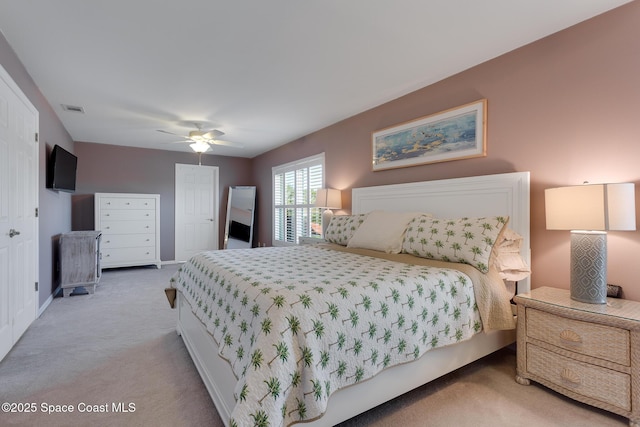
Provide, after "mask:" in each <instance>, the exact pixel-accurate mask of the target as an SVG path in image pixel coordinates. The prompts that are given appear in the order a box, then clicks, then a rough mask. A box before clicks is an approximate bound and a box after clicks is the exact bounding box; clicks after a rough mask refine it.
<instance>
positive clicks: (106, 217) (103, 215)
mask: <svg viewBox="0 0 640 427" xmlns="http://www.w3.org/2000/svg"><path fill="white" fill-rule="evenodd" d="M155 217H156V211H154V210H149V209H131V210H122V209H121V210H118V209H105V210H103V211H101V212H100V220H101V221H102V222H103V223H104V221H123V220H124V221H135V220H149V219H155Z"/></svg>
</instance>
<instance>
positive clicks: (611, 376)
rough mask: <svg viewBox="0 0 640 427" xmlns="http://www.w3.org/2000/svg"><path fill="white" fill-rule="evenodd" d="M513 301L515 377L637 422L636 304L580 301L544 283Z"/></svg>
mask: <svg viewBox="0 0 640 427" xmlns="http://www.w3.org/2000/svg"><path fill="white" fill-rule="evenodd" d="M514 300H515V302H516V303H517V304H518V344H517V353H518V366H517V375H516V381H518V383H520V384H523V385H528V384H529V380H533V381H536V382H538V383H540V384H542V385H544V386H547V387H549V388H551V389H553V390H555V391H557V392H559V393H562V394H564V395H565V396H568V397H571V398H572V399H575V400H579V401H580V402H584V403H586V404H589V405H593V406H596V407H598V408H602V409H605V410H608V411H611V412H614V413H616V414H620V415H623V416H625V417H627V418H629V425H630V426H635V427H640V389H639V387H640V381H639V378H640V376H639V375H640V374H639V371H640V303H638V302H634V301H628V300H621V299H613V298H609V299H608V300H607V304H586V303H581V302H578V301H574V300H572V299H571V298H570V297H569V291H567V290H564V289H556V288H548V287H544V288H537V289H534V290H532V291H531V292H530V293H529V294H521V295H518V296H516V297H515V298H514Z"/></svg>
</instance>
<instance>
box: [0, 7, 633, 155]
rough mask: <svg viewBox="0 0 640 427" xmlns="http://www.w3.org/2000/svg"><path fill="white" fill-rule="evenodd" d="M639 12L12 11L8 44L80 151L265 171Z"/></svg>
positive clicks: (4, 12) (5, 20)
mask: <svg viewBox="0 0 640 427" xmlns="http://www.w3.org/2000/svg"><path fill="white" fill-rule="evenodd" d="M628 1H629V0H562V1H558V0H520V1H514V0H486V1H477V0H393V1H390V0H307V1H300V0H269V1H264V0H235V1H223V0H180V1H175V2H158V1H157V0H110V1H109V0H103V1H86V0H56V1H51V0H20V1H16V0H0V30H1V31H2V33H3V34H4V36H5V37H6V39H7V40H8V42H9V44H10V45H11V47H12V48H13V49H14V51H15V52H16V54H17V55H18V57H19V58H20V60H21V61H22V63H23V64H24V66H25V67H26V69H27V71H28V72H29V74H30V75H31V77H32V78H33V80H34V81H35V83H36V84H37V85H38V87H39V88H40V90H41V91H42V93H43V95H44V96H45V98H46V99H47V100H48V101H49V103H50V104H51V106H52V108H53V109H54V111H55V112H56V114H57V115H58V117H59V118H60V120H61V121H62V123H63V125H64V126H65V128H66V129H67V131H68V132H69V134H70V135H71V137H72V138H73V140H74V141H84V142H94V143H106V144H116V145H126V146H135V147H145V148H156V149H163V150H175V151H191V149H190V148H189V146H188V144H187V143H184V142H182V143H175V141H179V140H180V138H177V137H174V136H172V135H168V134H166V133H160V132H157V130H158V129H161V130H166V131H169V132H174V133H177V134H181V135H182V134H187V133H188V132H189V131H190V130H195V127H194V126H193V125H192V123H199V124H202V125H203V126H204V127H205V128H207V129H208V128H215V129H219V130H221V131H223V132H225V135H224V136H223V137H222V138H221V139H224V140H227V141H229V142H233V143H237V144H240V145H242V146H243V147H242V148H237V147H226V146H215V147H214V150H213V151H209V153H213V154H219V155H227V156H241V157H254V156H256V155H258V154H261V153H263V152H266V151H268V150H270V149H272V148H275V147H277V146H280V145H283V144H286V143H287V142H290V141H292V140H295V139H297V138H299V137H301V136H304V135H306V134H309V133H311V132H314V131H316V130H319V129H322V128H324V127H326V126H329V125H331V124H333V123H336V122H338V121H340V120H343V119H345V118H347V117H350V116H353V115H355V114H358V113H361V112H363V111H366V110H368V109H370V108H372V107H375V106H377V105H380V104H383V103H385V102H387V101H390V100H392V99H395V98H398V97H400V96H402V95H405V94H407V93H409V92H412V91H415V90H417V89H419V88H421V87H424V86H427V85H429V84H431V83H434V82H437V81H439V80H441V79H443V78H446V77H448V76H450V75H452V74H455V73H458V72H460V71H463V70H465V69H467V68H470V67H472V66H474V65H477V64H479V63H482V62H484V61H487V60H489V59H491V58H495V57H496V56H499V55H501V54H503V53H506V52H508V51H511V50H513V49H515V48H517V47H520V46H522V45H525V44H527V43H530V42H532V41H535V40H538V39H540V38H542V37H545V36H547V35H549V34H552V33H554V32H557V31H559V30H562V29H564V28H566V27H569V26H571V25H574V24H576V23H578V22H580V21H583V20H585V19H588V18H590V17H593V16H595V15H598V14H600V13H603V12H605V11H607V10H609V9H612V8H615V7H617V6H620V5H622V4H624V3H627V2H628ZM62 105H71V106H78V107H82V109H83V110H84V113H78V112H71V111H65V110H64V109H63V107H62Z"/></svg>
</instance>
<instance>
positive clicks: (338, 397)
mask: <svg viewBox="0 0 640 427" xmlns="http://www.w3.org/2000/svg"><path fill="white" fill-rule="evenodd" d="M375 209H383V210H394V211H419V212H430V213H432V214H434V215H435V216H439V217H443V218H458V217H461V216H490V215H494V216H495V215H503V216H504V215H509V217H510V221H509V227H510V228H511V229H513V230H514V231H516V232H518V233H519V234H520V235H522V236H523V238H524V241H523V245H522V255H523V257H524V258H525V259H526V260H528V261H530V243H529V242H530V234H529V172H514V173H507V174H499V175H486V176H479V177H471V178H456V179H446V180H437V181H426V182H417V183H409V184H396V185H384V186H376V187H366V188H356V189H353V192H352V211H353V213H354V214H356V213H366V212H369V211H372V210H375ZM529 265H530V263H529ZM529 289H530V284H529V280H528V279H526V280H523V281H522V282H519V283H518V292H519V293H523V292H528V291H529ZM177 307H178V325H177V331H178V334H180V335H182V338H183V340H184V342H185V345H186V347H187V349H188V351H189V354H190V355H191V358H192V359H193V362H194V364H195V365H196V367H197V369H198V372H199V373H200V376H201V377H202V380H203V382H204V384H205V386H206V388H207V390H208V391H209V394H210V395H211V399H212V400H213V402H214V404H215V406H216V408H217V409H218V412H219V414H220V417H221V418H222V420H223V422H224V423H225V426H227V427H228V424H227V423H228V422H229V415H230V414H231V411H232V409H233V407H234V405H235V399H234V397H233V390H234V386H235V384H236V378H235V377H234V375H233V373H232V371H231V368H230V366H229V364H228V362H226V361H225V360H223V359H222V358H220V357H219V356H218V355H217V346H216V345H215V343H214V341H213V339H212V338H211V335H210V334H209V333H208V332H207V331H206V329H205V328H204V326H203V325H202V323H201V322H200V320H198V318H196V317H195V316H194V315H193V313H192V312H191V309H190V308H189V306H188V304H187V303H186V302H185V300H184V298H183V297H182V295H181V293H180V292H178V300H177ZM513 342H515V330H510V331H494V332H490V333H480V334H477V335H475V336H474V337H473V338H471V339H470V340H467V341H464V342H461V343H458V344H455V345H450V346H447V347H441V348H437V349H434V350H430V351H428V352H427V353H425V354H424V355H423V356H422V357H421V358H420V359H418V360H416V361H414V362H411V363H407V364H404V365H399V366H395V367H392V368H388V369H385V370H384V371H382V372H380V373H379V374H378V375H376V376H375V377H373V378H371V379H369V380H367V381H363V382H362V383H359V384H356V385H353V386H350V387H347V388H345V389H341V390H338V391H336V392H335V393H333V395H332V396H331V398H330V400H329V406H328V408H327V411H326V413H325V414H324V415H323V416H322V417H320V418H318V419H316V420H315V421H312V422H306V423H304V425H305V426H313V427H316V426H327V425H335V424H338V423H340V422H342V421H345V420H347V419H349V418H352V417H354V416H356V415H358V414H360V413H362V412H365V411H367V410H369V409H371V408H374V407H376V406H378V405H380V404H382V403H384V402H386V401H389V400H391V399H393V398H395V397H398V396H400V395H401V394H404V393H406V392H408V391H410V390H413V389H414V388H417V387H419V386H421V385H423V384H426V383H428V382H429V381H432V380H434V379H436V378H438V377H440V376H442V375H444V374H447V373H449V372H451V371H454V370H456V369H458V368H460V367H462V366H464V365H467V364H469V363H471V362H473V361H475V360H478V359H480V358H482V357H484V356H486V355H488V354H491V353H493V352H494V351H496V350H499V349H501V348H503V347H505V346H507V345H509V344H511V343H513ZM301 425H302V424H301Z"/></svg>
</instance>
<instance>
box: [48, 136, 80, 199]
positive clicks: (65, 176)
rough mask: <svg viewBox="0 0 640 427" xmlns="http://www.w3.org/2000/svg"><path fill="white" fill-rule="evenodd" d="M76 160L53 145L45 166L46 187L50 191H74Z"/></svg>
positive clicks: (65, 151) (62, 149)
mask: <svg viewBox="0 0 640 427" xmlns="http://www.w3.org/2000/svg"><path fill="white" fill-rule="evenodd" d="M77 167H78V158H77V157H76V156H74V155H73V154H71V153H70V152H68V151H67V150H65V149H64V148H62V147H60V146H59V145H54V146H53V150H51V156H50V157H49V164H48V165H47V178H48V179H47V187H48V188H51V189H52V190H58V191H66V192H68V193H73V192H74V191H76V169H77Z"/></svg>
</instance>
